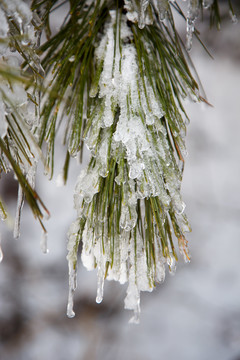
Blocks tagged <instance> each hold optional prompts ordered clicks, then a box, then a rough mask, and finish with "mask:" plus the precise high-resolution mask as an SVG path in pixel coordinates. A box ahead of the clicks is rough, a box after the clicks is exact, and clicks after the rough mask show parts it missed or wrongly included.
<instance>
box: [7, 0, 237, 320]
mask: <svg viewBox="0 0 240 360" xmlns="http://www.w3.org/2000/svg"><path fill="white" fill-rule="evenodd" d="M181 3H182V1H180V0H179V1H168V0H125V1H110V0H105V1H101V0H96V1H89V0H86V1H84V0H82V1H80V0H75V1H71V0H69V1H62V2H61V1H54V0H42V1H39V0H34V1H33V2H32V3H31V4H29V2H27V1H23V0H19V1H18V0H1V1H0V55H1V60H0V77H1V85H0V155H1V157H0V171H1V172H3V171H4V172H8V171H10V170H12V171H13V172H14V175H15V177H16V179H17V180H18V183H19V195H18V204H17V214H16V221H15V228H14V236H15V237H18V236H19V228H20V215H21V208H22V205H23V201H24V198H25V199H26V201H27V202H28V203H29V205H30V206H31V208H32V211H33V214H34V215H35V216H36V217H37V218H38V219H39V221H40V223H41V225H42V227H43V230H44V232H46V230H45V227H44V225H43V223H42V219H43V215H44V212H45V213H46V215H48V211H47V209H46V207H45V205H44V204H43V202H42V201H41V199H40V197H39V196H38V195H37V193H36V191H35V190H34V184H35V172H36V166H37V162H38V161H39V160H41V161H43V163H44V164H45V169H46V173H47V174H48V176H49V177H50V178H51V177H52V176H53V173H54V144H55V140H56V136H57V134H58V131H59V128H60V127H62V128H63V129H64V139H63V141H64V145H65V146H66V149H67V150H66V160H65V164H64V168H63V179H62V180H63V182H64V183H66V181H67V176H68V168H69V163H70V161H71V159H72V158H73V157H76V156H80V157H82V151H83V146H84V144H85V145H86V146H87V148H88V149H89V150H90V152H91V159H90V162H89V165H88V167H87V168H86V169H84V170H83V171H82V172H81V173H80V175H79V177H78V180H77V184H76V187H75V191H74V206H75V208H76V211H77V219H76V220H75V221H74V222H73V223H72V225H71V226H70V228H69V232H68V255H67V259H68V263H69V299H68V309H67V314H68V316H69V317H73V316H74V311H73V293H74V290H75V289H76V276H77V274H76V271H77V261H78V256H77V253H78V248H79V245H80V242H81V244H82V253H81V258H82V262H83V264H84V265H85V266H86V268H87V269H88V270H92V269H94V268H96V270H97V277H98V289H97V297H96V301H97V302H98V303H100V302H101V301H102V299H103V288H104V280H105V279H108V280H115V281H119V282H120V283H121V284H123V283H125V282H127V283H128V288H127V296H126V298H125V308H126V309H130V310H133V311H134V315H133V317H132V318H131V319H130V321H131V322H135V323H137V322H138V321H139V313H140V291H152V290H153V288H154V287H155V285H156V283H157V282H162V281H163V280H164V277H165V267H168V268H169V271H170V272H171V273H174V272H175V268H176V262H177V260H178V252H179V253H180V254H181V255H182V256H183V258H184V260H185V261H186V262H188V261H190V255H189V252H188V247H187V240H186V238H185V233H186V232H188V231H190V226H189V224H188V220H187V217H186V214H185V204H184V202H183V200H182V197H181V193H180V189H181V181H182V173H183V168H184V157H185V154H186V149H185V135H186V126H187V124H188V121H189V120H188V117H187V114H186V112H185V110H184V105H183V100H184V99H185V98H189V99H192V100H193V101H206V100H205V99H204V95H203V93H202V92H201V91H200V89H199V87H200V85H199V82H198V80H197V76H196V74H195V73H194V70H192V69H194V68H193V66H192V63H191V60H190V57H189V54H188V52H187V50H190V48H191V46H192V40H193V36H194V35H195V36H196V37H197V38H199V33H198V31H197V30H195V22H196V19H197V17H198V15H199V13H200V12H202V14H205V13H207V14H209V18H210V23H211V25H213V24H216V25H217V27H219V24H220V10H219V4H218V1H217V0H187V1H186V3H187V10H186V14H184V12H183V11H182V10H181ZM66 4H67V6H68V7H67V10H66ZM61 6H63V13H64V11H66V16H65V17H64V19H63V21H62V24H61V27H60V30H59V31H58V32H57V33H55V35H51V16H54V12H55V10H57V9H59V7H61ZM205 8H206V10H205ZM64 9H65V10H64ZM229 11H230V14H231V17H232V19H233V20H236V18H235V14H234V12H233V7H232V4H231V2H230V1H229ZM173 12H175V13H176V14H177V13H178V14H179V15H180V16H181V17H183V18H184V19H185V20H186V40H184V41H183V40H182V39H181V38H180V36H179V34H178V32H177V30H176V28H175V24H174V18H173ZM42 32H45V34H46V38H47V41H46V42H44V43H42V42H41V34H42ZM13 51H15V52H17V53H18V57H16V56H15V55H13V54H12V52H13ZM20 59H21V60H20ZM44 143H46V144H47V150H46V152H45V153H44V154H42V151H41V148H42V146H43V144H44ZM0 214H1V217H2V219H3V220H4V219H5V218H6V217H7V210H6V209H5V205H4V204H3V201H2V200H1V199H0ZM175 238H176V240H177V241H176V240H175ZM176 242H177V244H178V249H176V248H175V246H176ZM41 245H42V249H43V251H44V252H47V244H46V236H45V237H44V240H43V241H42V242H41Z"/></svg>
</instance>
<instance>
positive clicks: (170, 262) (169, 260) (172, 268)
mask: <svg viewBox="0 0 240 360" xmlns="http://www.w3.org/2000/svg"><path fill="white" fill-rule="evenodd" d="M167 264H168V266H169V272H170V274H172V275H174V274H175V272H176V259H175V257H174V255H173V253H170V254H169V256H168V257H167Z"/></svg>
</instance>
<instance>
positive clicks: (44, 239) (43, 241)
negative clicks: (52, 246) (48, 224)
mask: <svg viewBox="0 0 240 360" xmlns="http://www.w3.org/2000/svg"><path fill="white" fill-rule="evenodd" d="M47 237H48V234H47V232H45V231H43V233H42V237H41V241H40V247H41V250H42V252H43V253H44V254H47V253H49V250H48V247H47Z"/></svg>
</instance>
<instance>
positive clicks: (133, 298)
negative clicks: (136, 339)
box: [124, 279, 140, 324]
mask: <svg viewBox="0 0 240 360" xmlns="http://www.w3.org/2000/svg"><path fill="white" fill-rule="evenodd" d="M124 302H125V309H128V310H133V311H134V315H133V316H132V317H131V318H130V320H129V323H130V324H139V322H140V293H139V290H138V288H137V286H136V284H135V283H132V279H129V285H128V288H127V296H126V298H125V300H124Z"/></svg>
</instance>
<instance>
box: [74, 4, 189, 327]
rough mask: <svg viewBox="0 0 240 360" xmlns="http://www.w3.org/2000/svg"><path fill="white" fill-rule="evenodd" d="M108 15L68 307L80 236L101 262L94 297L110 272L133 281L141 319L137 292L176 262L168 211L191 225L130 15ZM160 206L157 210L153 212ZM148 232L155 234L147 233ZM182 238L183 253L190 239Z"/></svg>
mask: <svg viewBox="0 0 240 360" xmlns="http://www.w3.org/2000/svg"><path fill="white" fill-rule="evenodd" d="M127 3H128V2H125V5H126V6H128V5H129V6H130V5H131V4H130V2H129V4H127ZM145 6H146V3H145ZM110 15H111V19H110V20H109V22H108V24H107V25H106V28H105V31H104V34H103V36H102V39H101V41H100V43H99V45H98V47H97V48H96V51H95V57H96V62H97V69H98V67H99V69H100V76H99V78H98V81H97V82H94V83H93V86H92V88H91V90H90V95H91V97H92V98H93V106H92V109H91V111H90V115H89V117H90V118H89V120H88V121H91V126H90V127H89V131H88V133H87V134H86V143H87V146H88V148H89V149H90V151H91V153H92V159H91V161H90V164H89V166H88V168H87V169H85V170H83V171H82V172H81V174H80V176H79V177H78V180H77V184H76V187H75V194H74V205H75V208H76V210H77V214H78V219H77V220H76V221H75V222H74V223H73V224H72V225H71V227H70V229H69V233H68V256H67V258H68V261H69V269H70V270H69V275H70V280H69V281H70V287H69V304H70V305H69V306H68V309H70V310H69V313H70V314H71V313H72V311H73V310H72V306H73V304H72V299H73V291H74V290H73V289H74V286H73V285H72V280H71V279H72V269H73V268H75V266H76V263H77V249H78V245H79V242H80V241H81V243H82V253H81V258H82V262H83V265H84V266H85V267H86V268H87V269H88V270H93V269H96V270H97V278H98V288H97V297H96V301H97V303H100V302H101V301H102V299H103V287H104V280H105V277H106V279H107V280H115V281H118V282H120V283H121V284H124V283H126V282H128V289H127V295H126V298H125V308H126V309H130V310H132V311H133V312H134V315H133V317H132V318H131V319H130V322H133V323H138V322H139V314H140V292H141V291H152V290H153V288H154V286H155V283H156V282H162V281H164V278H165V267H166V266H167V267H168V268H169V271H170V273H172V274H173V273H174V272H175V269H176V259H177V257H176V254H175V251H174V248H173V247H172V245H171V244H168V243H166V242H164V241H165V240H163V237H164V236H163V232H165V231H169V233H170V235H169V237H171V230H168V228H169V226H170V225H169V224H170V221H171V219H170V217H171V216H172V217H174V219H173V220H174V221H175V222H176V223H177V227H178V230H177V231H179V232H180V234H182V233H183V232H185V231H188V230H189V227H188V222H187V218H186V215H185V214H184V210H185V204H184V203H183V201H182V198H181V195H180V186H181V176H182V175H181V170H180V166H179V165H178V163H177V161H176V158H175V157H174V155H173V152H172V148H171V143H170V141H169V130H168V124H167V120H165V118H164V112H163V110H162V107H161V102H160V101H159V98H158V97H157V95H156V93H157V91H156V87H155V86H156V84H154V82H153V84H149V80H148V78H147V76H146V75H143V76H142V77H141V75H140V73H139V64H138V57H137V51H136V48H135V45H134V41H133V34H132V32H131V29H130V28H129V27H128V25H127V21H126V20H127V17H125V16H124V15H122V16H121V17H120V15H118V14H117V13H116V12H115V11H111V12H110ZM114 29H116V30H114ZM115 31H116V32H115ZM96 71H98V70H96ZM143 73H144V64H143ZM181 134H182V133H181ZM181 136H184V133H183V134H182V135H179V134H176V138H177V137H179V147H180V149H181V151H182V152H184V150H185V148H184V141H183V140H182V139H181ZM159 206H160V209H161V210H160V213H157V214H155V212H156V211H159V210H156V209H159ZM108 207H111V209H112V210H111V211H109V210H108ZM139 208H140V209H141V219H140V218H139ZM169 210H171V214H170V213H169ZM173 212H174V214H175V215H172V213H173ZM153 214H155V215H153ZM149 233H151V234H152V238H153V242H150V241H149V240H148V237H149ZM151 241H152V240H151ZM179 244H180V249H181V250H180V251H181V252H182V255H183V256H185V255H186V254H187V253H186V251H187V250H186V249H187V248H186V249H185V245H187V244H186V243H185V242H182V241H179ZM169 249H170V250H169ZM185 250H186V251H185ZM154 259H156V261H155V260H154ZM74 276H75V275H74Z"/></svg>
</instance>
